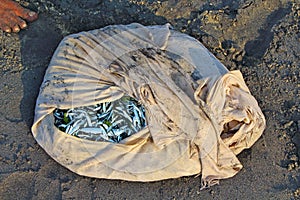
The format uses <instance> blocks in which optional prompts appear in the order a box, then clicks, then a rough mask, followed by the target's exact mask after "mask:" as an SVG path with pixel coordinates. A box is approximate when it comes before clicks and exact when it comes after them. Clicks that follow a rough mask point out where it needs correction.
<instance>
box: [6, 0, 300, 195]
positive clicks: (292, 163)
mask: <svg viewBox="0 0 300 200" xmlns="http://www.w3.org/2000/svg"><path fill="white" fill-rule="evenodd" d="M209 2H210V3H208V1H196V0H195V1H194V0H182V1H177V0H171V1H164V0H162V1H152V0H151V1H139V0H137V1H135V0H132V1H122V0H120V1H119V0H110V1H104V0H103V1H102V0H89V1H79V0H78V1H76V0H31V1H30V4H29V7H30V8H33V9H35V10H38V11H39V13H40V18H39V20H38V21H37V22H34V23H32V24H30V26H29V28H28V29H27V30H25V31H22V32H21V33H20V34H18V35H17V34H4V33H2V32H1V33H0V41H1V45H0V199H300V175H299V150H300V135H299V132H300V131H299V130H300V115H299V79H300V77H299V67H300V60H299V59H300V43H299V42H300V33H299V32H300V24H299V21H300V3H299V1H298V0H295V1H288V0H252V1H250V0H241V1H238V0H211V1H209ZM131 22H139V23H142V24H144V25H151V24H164V23H166V22H170V23H171V24H172V25H173V27H174V28H175V29H177V30H179V31H182V32H185V33H187V34H189V35H191V36H194V37H195V38H197V39H198V40H199V41H201V42H203V44H204V45H205V46H206V47H207V48H208V49H209V50H210V51H211V52H212V53H213V54H214V55H216V56H217V57H218V58H219V59H220V60H221V62H222V63H224V64H225V65H226V66H227V67H228V69H230V70H233V69H239V70H241V71H242V73H243V75H244V78H245V80H246V83H247V84H248V86H249V88H250V90H251V91H252V94H253V95H254V96H255V97H256V99H257V100H258V102H259V105H260V106H261V108H262V111H263V112H264V114H265V116H266V119H267V128H266V130H265V133H264V135H263V136H262V137H261V138H260V139H259V141H258V142H257V143H256V144H255V145H254V146H253V147H252V148H251V149H249V150H246V151H244V152H242V153H241V154H240V155H239V156H238V157H239V159H240V160H241V162H242V164H243V165H244V168H243V169H242V171H241V172H240V173H239V174H238V175H237V176H235V177H233V178H230V179H227V180H222V181H221V182H220V185H217V186H213V187H211V188H209V189H206V190H203V191H200V190H199V188H200V185H201V183H200V177H183V178H179V179H174V180H165V181H159V182H154V183H132V182H126V181H112V180H101V179H93V178H87V177H81V176H78V175H76V174H74V173H72V172H70V171H68V170H67V169H65V168H64V167H62V166H60V165H59V164H58V163H56V162H55V161H54V160H52V159H51V158H50V157H49V156H48V155H47V154H46V153H45V152H44V151H43V149H41V148H40V147H39V145H38V144H37V143H36V142H35V140H34V138H33V136H32V135H31V132H30V127H31V125H32V122H33V117H34V106H35V100H36V97H37V94H38V91H39V87H40V84H41V82H42V79H43V76H44V72H45V70H46V68H47V66H48V63H49V61H50V59H51V56H52V54H53V51H54V50H55V48H56V46H57V45H58V43H59V42H60V40H61V39H62V38H63V37H64V36H66V35H68V34H70V33H76V32H80V31H83V30H91V29H95V28H101V27H104V26H106V25H109V24H128V23H131Z"/></svg>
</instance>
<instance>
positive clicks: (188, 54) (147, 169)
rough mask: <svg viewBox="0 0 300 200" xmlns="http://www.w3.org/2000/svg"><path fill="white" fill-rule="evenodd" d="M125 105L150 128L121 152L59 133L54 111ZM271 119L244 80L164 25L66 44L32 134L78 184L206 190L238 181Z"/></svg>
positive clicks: (119, 146)
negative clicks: (83, 179) (196, 179)
mask: <svg viewBox="0 0 300 200" xmlns="http://www.w3.org/2000/svg"><path fill="white" fill-rule="evenodd" d="M123 95H129V96H131V97H133V98H135V99H137V100H138V101H139V102H140V103H142V104H143V105H144V107H145V109H146V118H147V122H148V126H147V127H146V128H144V129H143V130H142V131H140V132H138V133H136V134H134V135H132V136H130V137H128V138H126V139H124V140H122V141H121V142H120V143H110V142H96V141H89V140H84V139H80V138H76V137H74V136H71V135H68V134H66V133H64V132H61V131H60V130H59V129H57V128H56V127H55V126H54V117H53V114H52V113H53V111H54V110H55V109H56V108H60V109H70V108H74V107H80V106H88V105H95V104H97V103H103V102H108V101H114V100H117V99H119V98H121V97H122V96H123ZM264 128H265V119H264V116H263V114H262V112H261V110H260V108H259V107H258V105H257V102H256V100H255V99H254V97H253V96H252V95H251V94H250V92H249V90H248V88H247V86H246V85H245V82H244V81H243V77H242V75H241V73H240V72H239V71H232V72H229V71H228V70H227V69H226V68H225V67H224V66H223V65H222V64H221V63H220V62H219V61H218V60H217V59H216V58H215V57H214V56H213V55H212V54H211V53H210V52H209V51H208V50H207V49H206V48H205V47H204V46H203V45H202V44H201V43H199V42H198V41H197V40H195V39H194V38H192V37H190V36H188V35H185V34H182V33H179V32H176V31H174V30H172V29H171V28H170V26H169V25H168V24H166V25H163V26H142V25H140V24H136V23H134V24H130V25H115V26H108V27H105V28H102V29H98V30H93V31H88V32H81V33H78V34H73V35H70V36H67V37H65V38H64V39H63V41H62V42H61V43H60V45H59V46H58V48H57V50H56V52H55V53H54V55H53V58H52V60H51V62H50V65H49V67H48V69H47V71H46V74H45V78H44V81H43V83H42V85H41V89H40V94H39V96H38V99H37V104H36V110H35V120H34V124H33V127H32V133H33V135H34V137H35V139H36V140H37V142H38V143H39V144H40V145H41V146H42V147H43V148H44V149H45V151H46V152H47V153H48V154H49V155H50V156H51V157H52V158H54V159H55V160H56V161H57V162H59V163H60V164H62V165H63V166H65V167H67V168H68V169H70V170H71V171H73V172H76V173H78V174H80V175H84V176H89V177H96V178H107V179H123V180H130V181H156V180H162V179H168V178H176V177H181V176H188V175H193V174H200V173H201V174H202V181H203V182H202V184H203V186H210V185H213V184H215V183H217V182H218V180H219V179H224V178H228V177H232V176H234V175H235V174H236V173H237V172H238V171H240V169H241V168H242V165H241V163H240V162H239V160H238V159H237V157H236V155H237V154H238V153H240V152H241V151H242V150H243V149H245V148H249V147H251V146H252V145H253V143H254V142H255V141H256V140H257V139H258V138H259V137H260V136H261V134H262V132H263V130H264Z"/></svg>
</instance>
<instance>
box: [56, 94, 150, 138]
mask: <svg viewBox="0 0 300 200" xmlns="http://www.w3.org/2000/svg"><path fill="white" fill-rule="evenodd" d="M53 115H54V119H55V120H54V125H55V126H56V127H57V128H59V129H60V130H61V131H63V132H65V133H67V134H70V135H73V136H76V137H79V138H82V139H88V140H93V141H108V142H115V143H116V142H120V141H121V140H123V139H124V138H126V137H129V136H130V135H132V134H134V133H136V132H138V131H140V130H141V129H143V128H144V127H145V126H146V125H147V122H146V117H145V109H144V107H143V106H142V105H141V104H139V103H138V102H137V101H136V100H135V99H134V98H132V97H129V96H123V97H122V98H120V99H118V100H116V101H113V102H105V103H101V104H96V105H92V106H85V107H78V108H72V109H67V110H64V109H55V110H54V112H53Z"/></svg>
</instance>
